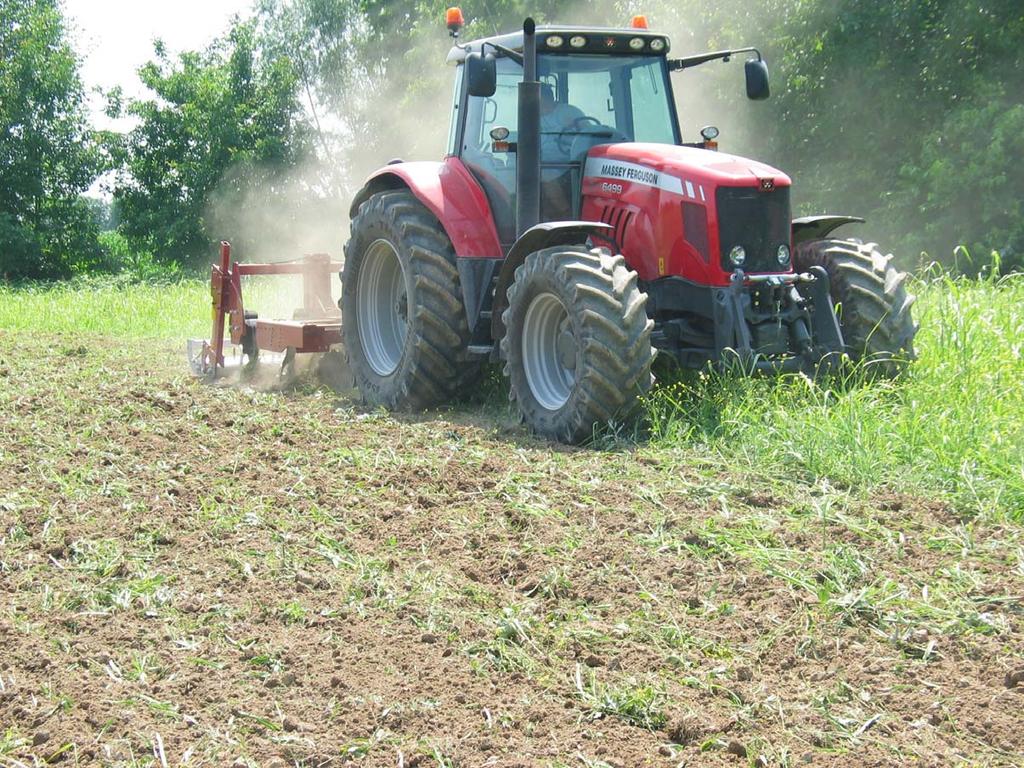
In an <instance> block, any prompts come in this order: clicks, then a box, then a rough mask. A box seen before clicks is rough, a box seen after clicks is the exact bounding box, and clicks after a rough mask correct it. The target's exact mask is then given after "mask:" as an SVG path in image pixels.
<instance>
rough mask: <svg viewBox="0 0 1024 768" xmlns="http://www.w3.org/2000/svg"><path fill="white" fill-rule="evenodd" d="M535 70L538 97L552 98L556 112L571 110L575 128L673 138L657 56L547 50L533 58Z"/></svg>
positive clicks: (633, 137)
mask: <svg viewBox="0 0 1024 768" xmlns="http://www.w3.org/2000/svg"><path fill="white" fill-rule="evenodd" d="M537 70H538V72H539V79H540V81H541V82H542V83H544V84H545V85H546V86H548V87H547V88H542V94H541V95H542V99H544V101H548V100H549V99H551V100H553V102H554V106H553V111H555V112H563V113H567V112H568V113H573V116H574V119H575V121H576V123H577V125H578V124H579V123H582V124H583V125H582V126H580V127H584V128H586V127H587V125H588V124H589V125H590V126H596V125H597V124H600V125H602V126H606V127H609V128H614V129H615V132H616V134H618V135H617V136H616V137H615V140H617V141H650V142H658V143H662V144H675V143H676V128H675V121H674V120H673V118H672V110H671V106H670V103H669V90H668V88H667V87H666V80H667V77H668V73H667V72H666V69H665V62H664V59H663V58H661V57H660V56H655V57H651V56H602V55H589V54H561V55H558V54H546V55H543V56H540V57H539V58H538V62H537ZM541 111H542V114H543V113H544V111H545V105H543V104H542V109H541ZM577 112H578V114H575V113H577ZM566 116H567V117H568V116H569V115H566ZM580 118H582V120H581V119H580ZM556 122H557V121H556ZM577 125H572V124H570V126H569V127H570V128H574V127H577ZM557 127H558V128H561V126H560V125H558V126H557ZM541 130H542V131H543V130H544V126H543V125H542V126H541ZM590 130H593V128H590Z"/></svg>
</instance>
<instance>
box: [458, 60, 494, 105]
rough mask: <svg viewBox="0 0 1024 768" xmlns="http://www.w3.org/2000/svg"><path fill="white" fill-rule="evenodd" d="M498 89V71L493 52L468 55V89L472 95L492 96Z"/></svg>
mask: <svg viewBox="0 0 1024 768" xmlns="http://www.w3.org/2000/svg"><path fill="white" fill-rule="evenodd" d="M497 89H498V71H497V67H496V66H495V61H494V54H493V53H485V54H479V53H469V54H467V55H466V91H467V92H468V93H469V95H470V96H485V97H490V96H493V95H494V92H495V91H496V90H497Z"/></svg>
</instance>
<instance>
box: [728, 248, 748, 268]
mask: <svg viewBox="0 0 1024 768" xmlns="http://www.w3.org/2000/svg"><path fill="white" fill-rule="evenodd" d="M746 260H747V252H746V251H745V250H743V246H742V245H737V246H734V247H733V249H732V250H731V251H729V261H731V262H732V263H733V266H736V267H742V266H743V262H745V261H746Z"/></svg>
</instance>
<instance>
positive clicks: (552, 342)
mask: <svg viewBox="0 0 1024 768" xmlns="http://www.w3.org/2000/svg"><path fill="white" fill-rule="evenodd" d="M522 344H523V370H524V372H525V373H526V383H527V384H528V385H529V387H530V391H531V392H532V393H533V397H534V399H535V400H536V401H537V402H538V403H539V404H540V405H541V406H542V407H544V408H546V409H547V410H549V411H557V410H558V409H559V408H561V407H562V406H563V405H565V403H566V401H567V400H568V399H569V395H571V394H572V389H573V387H574V386H575V384H576V342H575V339H574V338H573V335H572V327H571V325H570V323H569V313H568V312H566V310H565V305H564V304H562V302H561V301H560V300H559V298H558V297H557V296H555V295H554V294H553V293H542V294H540V295H538V296H535V297H534V299H533V301H531V302H530V306H529V307H527V309H526V317H525V318H524V320H523V337H522Z"/></svg>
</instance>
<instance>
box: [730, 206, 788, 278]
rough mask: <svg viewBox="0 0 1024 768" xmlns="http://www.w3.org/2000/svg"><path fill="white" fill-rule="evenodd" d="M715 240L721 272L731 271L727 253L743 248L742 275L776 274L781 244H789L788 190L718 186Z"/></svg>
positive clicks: (778, 267) (731, 267)
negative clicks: (745, 254) (716, 234)
mask: <svg viewBox="0 0 1024 768" xmlns="http://www.w3.org/2000/svg"><path fill="white" fill-rule="evenodd" d="M715 201H716V202H717V204H718V239H719V242H720V245H721V254H720V256H721V259H722V269H724V270H725V271H726V272H732V271H733V270H734V269H735V267H734V266H733V265H732V263H731V262H730V261H729V252H730V251H731V250H732V249H733V248H734V247H735V246H737V245H742V246H743V250H745V251H746V252H747V258H746V261H745V262H744V264H743V267H742V269H743V271H744V272H778V271H779V270H780V269H782V267H780V266H779V263H778V261H777V260H776V254H777V252H778V250H779V246H780V245H783V244H785V245H789V238H790V226H791V224H790V216H789V187H776V188H775V189H774V190H772V191H771V192H761V191H760V190H759V189H758V188H757V187H719V188H718V191H717V192H716V193H715Z"/></svg>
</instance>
